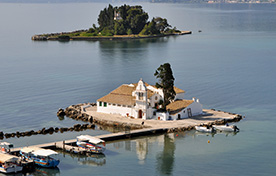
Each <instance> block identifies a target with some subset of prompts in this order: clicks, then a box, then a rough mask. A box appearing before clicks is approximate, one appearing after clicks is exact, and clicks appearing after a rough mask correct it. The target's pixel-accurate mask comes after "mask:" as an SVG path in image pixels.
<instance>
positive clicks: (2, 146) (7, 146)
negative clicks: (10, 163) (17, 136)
mask: <svg viewBox="0 0 276 176" xmlns="http://www.w3.org/2000/svg"><path fill="white" fill-rule="evenodd" d="M11 148H13V144H11V143H8V142H1V143H0V149H1V151H0V152H1V153H9V152H10V150H11Z"/></svg>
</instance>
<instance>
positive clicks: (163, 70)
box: [154, 63, 175, 108]
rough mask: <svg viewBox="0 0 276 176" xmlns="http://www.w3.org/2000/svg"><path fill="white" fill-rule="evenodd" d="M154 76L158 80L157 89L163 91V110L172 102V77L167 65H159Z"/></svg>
mask: <svg viewBox="0 0 276 176" xmlns="http://www.w3.org/2000/svg"><path fill="white" fill-rule="evenodd" d="M154 76H156V78H157V79H158V82H157V83H156V85H155V86H156V87H157V88H161V89H163V93H164V101H163V108H166V106H167V105H168V104H169V103H170V102H171V101H173V100H174V97H175V91H174V77H173V72H172V69H171V65H170V64H169V63H165V64H163V65H160V66H159V67H158V68H157V70H156V71H155V73H154Z"/></svg>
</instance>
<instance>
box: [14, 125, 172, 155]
mask: <svg viewBox="0 0 276 176" xmlns="http://www.w3.org/2000/svg"><path fill="white" fill-rule="evenodd" d="M167 130H168V129H167V128H145V129H139V130H132V131H124V132H119V133H111V134H104V135H99V136H94V137H96V138H99V139H102V140H104V141H106V142H109V141H115V140H119V139H129V138H132V137H139V136H145V135H152V134H162V133H165V132H167ZM76 142H77V139H70V140H64V141H56V142H49V143H45V144H38V145H32V146H30V147H40V148H59V149H63V150H65V151H68V152H74V153H80V154H84V153H85V150H82V149H79V148H78V147H75V146H73V144H74V143H76ZM21 148H22V147H18V148H13V149H11V153H18V152H19V151H20V149H21Z"/></svg>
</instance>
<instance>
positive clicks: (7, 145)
mask: <svg viewBox="0 0 276 176" xmlns="http://www.w3.org/2000/svg"><path fill="white" fill-rule="evenodd" d="M0 146H3V147H9V148H13V144H11V143H8V142H1V143H0Z"/></svg>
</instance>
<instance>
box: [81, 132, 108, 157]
mask: <svg viewBox="0 0 276 176" xmlns="http://www.w3.org/2000/svg"><path fill="white" fill-rule="evenodd" d="M77 146H78V147H81V148H83V149H86V151H87V152H91V153H103V152H104V151H105V141H104V140H102V139H99V138H96V137H92V136H89V135H80V136H78V137H77Z"/></svg>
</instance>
